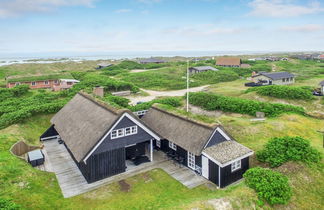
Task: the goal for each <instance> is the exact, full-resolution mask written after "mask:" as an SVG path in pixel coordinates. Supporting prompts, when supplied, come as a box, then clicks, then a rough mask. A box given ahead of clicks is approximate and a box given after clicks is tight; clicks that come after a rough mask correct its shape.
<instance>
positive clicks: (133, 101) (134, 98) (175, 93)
mask: <svg viewBox="0 0 324 210" xmlns="http://www.w3.org/2000/svg"><path fill="white" fill-rule="evenodd" d="M208 86H209V85H204V86H200V87H194V88H189V92H199V91H203V90H205V89H206V88H207V87H208ZM141 90H142V91H144V92H146V93H148V94H149V96H133V95H132V96H127V97H126V98H128V99H129V100H130V101H131V104H133V105H135V104H136V103H137V102H148V101H152V100H153V99H155V98H157V97H162V96H184V95H185V94H186V93H187V89H182V90H171V91H155V90H146V89H141Z"/></svg>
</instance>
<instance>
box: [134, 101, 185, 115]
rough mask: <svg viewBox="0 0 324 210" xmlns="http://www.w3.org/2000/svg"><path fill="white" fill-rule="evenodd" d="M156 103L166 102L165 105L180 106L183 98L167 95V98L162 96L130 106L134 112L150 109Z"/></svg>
mask: <svg viewBox="0 0 324 210" xmlns="http://www.w3.org/2000/svg"><path fill="white" fill-rule="evenodd" d="M155 103H159V104H165V105H169V106H172V107H179V106H181V98H176V97H167V98H161V99H154V100H152V101H150V102H145V103H141V104H137V105H135V106H129V107H128V108H129V109H130V110H132V111H133V112H135V111H141V110H148V109H149V108H151V106H152V105H153V104H155Z"/></svg>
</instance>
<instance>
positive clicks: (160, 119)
mask: <svg viewBox="0 0 324 210" xmlns="http://www.w3.org/2000/svg"><path fill="white" fill-rule="evenodd" d="M142 120H143V121H144V122H145V123H146V124H147V125H149V126H150V127H151V128H152V129H153V130H154V131H155V132H156V133H158V134H159V136H161V137H163V138H164V139H167V140H169V141H171V142H173V143H175V144H176V145H178V146H180V147H182V148H183V149H185V150H187V151H189V152H191V153H193V154H195V155H200V154H201V152H202V150H203V148H204V146H205V145H206V143H207V142H208V140H209V138H210V137H211V136H212V134H213V132H214V130H215V127H212V126H210V125H206V124H203V123H200V122H196V121H193V120H191V119H188V118H186V117H183V116H179V115H177V114H174V113H170V112H168V111H165V110H163V109H160V108H157V107H156V106H153V107H152V108H151V109H149V111H148V112H147V114H146V115H144V117H143V118H142Z"/></svg>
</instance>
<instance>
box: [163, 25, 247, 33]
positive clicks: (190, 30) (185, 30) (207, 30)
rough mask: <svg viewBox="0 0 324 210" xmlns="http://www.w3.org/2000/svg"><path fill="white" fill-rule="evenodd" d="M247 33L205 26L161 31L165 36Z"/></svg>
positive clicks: (245, 29) (241, 30)
mask: <svg viewBox="0 0 324 210" xmlns="http://www.w3.org/2000/svg"><path fill="white" fill-rule="evenodd" d="M245 31H248V29H247V28H225V27H215V26H213V25H212V24H205V25H200V26H196V27H174V28H167V29H164V30H163V31H162V33H165V34H180V35H182V36H213V35H221V34H239V33H242V32H245Z"/></svg>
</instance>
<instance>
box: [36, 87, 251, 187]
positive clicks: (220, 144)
mask: <svg viewBox="0 0 324 210" xmlns="http://www.w3.org/2000/svg"><path fill="white" fill-rule="evenodd" d="M51 123H52V126H51V127H50V128H49V129H48V130H47V131H46V132H45V133H44V134H43V135H42V136H41V137H40V139H41V140H42V141H46V140H51V139H59V140H61V141H62V142H63V143H64V145H65V146H66V148H67V150H68V151H69V153H70V155H71V157H72V158H73V159H74V161H75V163H76V164H77V166H78V167H79V169H80V171H81V172H82V174H83V176H84V177H85V179H86V180H87V181H88V182H89V183H91V182H95V181H98V180H100V179H103V178H106V177H109V176H113V175H116V174H119V173H123V172H125V171H126V170H127V167H128V166H129V164H128V163H129V161H130V160H131V161H132V162H133V163H134V162H136V161H139V162H145V161H152V160H153V152H154V149H156V150H162V151H163V152H165V153H173V155H175V156H176V157H177V159H178V160H179V162H180V163H181V164H183V165H185V166H186V167H188V168H190V169H191V170H193V171H196V172H197V174H199V175H201V176H203V177H205V178H206V179H208V180H210V181H212V182H214V183H215V184H216V185H218V186H219V187H225V186H227V185H229V184H231V183H233V182H235V181H237V180H239V179H241V178H242V175H243V173H244V172H245V171H246V170H247V169H248V168H249V156H251V155H252V154H253V152H252V151H251V150H250V149H248V148H247V147H245V146H243V145H241V144H239V143H237V142H236V141H235V140H234V139H233V138H232V137H231V136H230V135H229V134H228V133H227V132H226V131H225V130H224V128H223V127H222V126H214V127H212V126H210V125H205V124H202V123H200V122H196V121H193V120H190V119H187V118H185V117H182V116H178V115H176V114H173V113H169V112H167V111H165V110H162V109H159V108H157V107H155V106H154V107H152V108H151V109H149V110H148V112H147V113H146V114H145V115H144V116H143V117H142V118H141V119H140V118H138V117H137V116H135V115H134V114H133V113H132V112H130V111H128V110H116V109H114V108H112V107H109V106H107V104H103V103H102V102H100V101H98V100H96V99H94V98H93V97H91V96H90V95H88V94H85V93H78V94H77V95H76V96H75V97H74V98H73V99H72V100H71V101H70V102H69V103H68V104H66V105H65V106H64V107H63V108H62V109H61V110H60V111H59V112H58V113H57V114H56V115H55V116H54V117H53V118H52V119H51Z"/></svg>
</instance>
